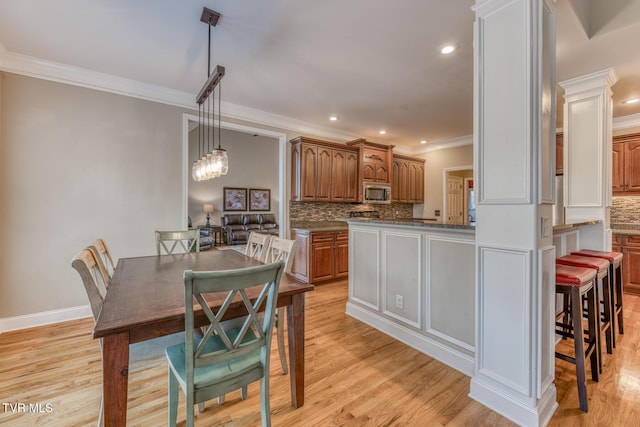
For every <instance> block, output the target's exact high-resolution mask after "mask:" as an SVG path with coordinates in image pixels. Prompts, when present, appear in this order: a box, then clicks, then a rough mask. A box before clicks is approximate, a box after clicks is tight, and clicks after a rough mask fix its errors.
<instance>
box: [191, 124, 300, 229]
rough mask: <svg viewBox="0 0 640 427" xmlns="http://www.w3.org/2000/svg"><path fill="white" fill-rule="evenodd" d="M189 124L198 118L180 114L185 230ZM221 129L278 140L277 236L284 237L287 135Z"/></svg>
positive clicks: (229, 127) (233, 127) (238, 127)
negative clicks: (278, 193) (278, 195)
mask: <svg viewBox="0 0 640 427" xmlns="http://www.w3.org/2000/svg"><path fill="white" fill-rule="evenodd" d="M189 122H196V123H197V122H198V116H195V115H193V114H189V113H183V114H182V218H184V221H185V223H184V224H183V225H184V227H185V228H186V221H187V219H186V218H187V215H188V211H189V187H188V185H189V179H190V177H191V160H190V159H189V128H190V125H189ZM220 127H221V128H222V129H227V130H233V131H236V132H243V133H249V134H257V135H260V136H266V137H269V138H276V139H278V163H279V164H278V191H279V192H280V197H279V201H278V211H279V212H278V214H279V218H278V221H279V224H280V226H279V235H280V237H284V233H285V232H286V231H287V230H289V209H287V207H288V206H289V193H288V192H287V191H286V190H287V160H286V152H287V135H286V134H285V133H283V132H276V131H272V130H267V129H263V128H259V127H253V126H247V125H241V124H238V123H231V122H226V121H222V122H221V123H220Z"/></svg>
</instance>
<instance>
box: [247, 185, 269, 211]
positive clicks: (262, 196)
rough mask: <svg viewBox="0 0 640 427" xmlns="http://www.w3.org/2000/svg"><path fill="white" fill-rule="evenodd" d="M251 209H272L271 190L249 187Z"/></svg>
mask: <svg viewBox="0 0 640 427" xmlns="http://www.w3.org/2000/svg"><path fill="white" fill-rule="evenodd" d="M249 210H250V211H269V210H271V190H265V189H262V188H250V189H249Z"/></svg>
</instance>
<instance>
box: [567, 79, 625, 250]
mask: <svg viewBox="0 0 640 427" xmlns="http://www.w3.org/2000/svg"><path fill="white" fill-rule="evenodd" d="M617 80H618V77H617V76H616V73H615V71H614V70H613V68H608V69H606V70H602V71H598V72H596V73H592V74H589V75H586V76H582V77H577V78H575V79H571V80H565V81H563V82H561V83H560V86H561V87H562V88H563V89H564V90H565V95H564V148H563V149H564V206H565V222H566V223H567V224H572V223H578V222H583V221H589V220H600V221H602V223H601V225H600V226H597V227H589V228H588V229H587V230H586V231H587V232H586V233H581V235H580V240H581V241H580V246H581V248H590V249H600V250H610V249H611V234H610V233H611V230H610V224H609V208H610V206H611V192H612V189H611V168H612V166H611V150H612V148H611V143H612V142H611V140H612V137H611V123H612V120H613V118H612V117H613V112H612V101H611V86H613V85H614V84H615V83H616V81H617Z"/></svg>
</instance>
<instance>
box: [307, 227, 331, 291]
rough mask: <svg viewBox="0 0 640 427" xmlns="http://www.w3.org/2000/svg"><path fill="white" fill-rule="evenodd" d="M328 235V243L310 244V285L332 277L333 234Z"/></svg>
mask: <svg viewBox="0 0 640 427" xmlns="http://www.w3.org/2000/svg"><path fill="white" fill-rule="evenodd" d="M323 234H324V233H323ZM330 234H331V240H330V241H327V242H319V243H312V244H311V277H310V278H309V279H310V280H309V281H310V282H311V283H315V282H320V281H323V280H330V279H333V277H334V247H333V246H334V241H333V233H330ZM314 237H315V236H314Z"/></svg>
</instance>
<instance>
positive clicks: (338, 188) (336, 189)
mask: <svg viewBox="0 0 640 427" xmlns="http://www.w3.org/2000/svg"><path fill="white" fill-rule="evenodd" d="M346 172H347V158H346V154H345V152H344V151H342V150H331V200H334V201H336V202H342V201H344V198H345V193H346V186H347V182H346Z"/></svg>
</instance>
